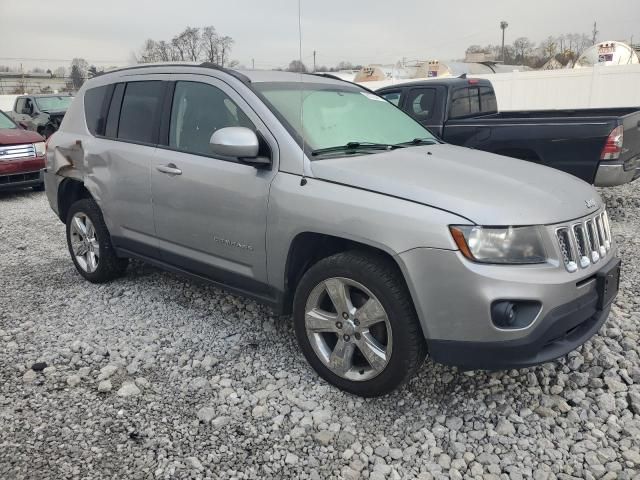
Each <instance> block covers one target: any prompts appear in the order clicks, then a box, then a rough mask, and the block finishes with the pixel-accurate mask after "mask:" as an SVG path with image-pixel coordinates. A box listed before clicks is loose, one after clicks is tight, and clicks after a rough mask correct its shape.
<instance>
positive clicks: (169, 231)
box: [151, 75, 278, 296]
mask: <svg viewBox="0 0 640 480" xmlns="http://www.w3.org/2000/svg"><path fill="white" fill-rule="evenodd" d="M174 79H175V80H176V81H175V83H174V84H173V86H172V88H173V94H172V101H171V105H170V106H169V107H168V108H167V110H166V111H165V117H164V120H165V122H168V123H167V125H166V128H164V129H163V138H162V140H161V143H162V146H161V148H159V149H158V152H157V156H156V158H155V161H154V165H153V168H152V170H151V179H152V193H153V204H154V216H155V224H156V231H157V236H158V242H159V247H160V249H161V253H162V257H163V259H164V260H165V261H166V262H167V263H170V264H172V265H175V266H178V267H180V268H182V269H184V270H186V271H189V272H191V273H195V274H199V275H202V276H205V277H207V278H210V279H213V280H215V281H219V282H220V283H224V284H226V285H228V286H231V287H234V288H236V289H240V290H243V291H247V292H249V293H252V294H254V295H257V296H268V292H267V288H266V286H265V284H266V281H267V277H266V252H265V241H266V219H267V206H268V197H269V188H270V185H271V181H272V179H273V177H274V176H275V173H276V172H277V165H278V162H277V152H278V151H277V144H276V142H275V139H274V138H273V137H272V136H271V134H270V132H269V131H268V130H267V128H266V126H265V125H264V124H263V123H262V122H261V120H260V119H259V118H258V116H257V115H256V114H255V112H254V111H253V110H252V109H251V108H250V107H249V105H248V104H247V103H246V102H245V101H244V100H243V99H242V97H241V96H240V95H239V94H238V93H237V92H236V91H235V90H234V89H233V88H231V87H230V86H229V85H227V84H226V83H225V82H223V81H222V80H219V79H217V78H213V77H210V76H199V75H180V76H175V77H174ZM235 126H241V127H247V128H250V129H252V130H254V131H256V132H258V135H259V137H261V138H262V145H261V150H262V151H261V155H263V154H264V155H268V156H270V157H271V158H272V161H273V165H272V167H271V168H267V169H257V168H255V167H254V166H251V165H248V164H244V163H242V162H239V161H237V160H235V159H230V158H224V157H221V156H215V155H213V154H212V153H211V150H210V147H209V140H210V138H211V135H212V134H213V133H214V132H215V131H216V130H218V129H221V128H225V127H235ZM168 168H169V169H171V170H169V171H167V169H168ZM172 172H173V173H172Z"/></svg>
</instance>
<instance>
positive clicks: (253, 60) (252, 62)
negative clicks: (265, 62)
mask: <svg viewBox="0 0 640 480" xmlns="http://www.w3.org/2000/svg"><path fill="white" fill-rule="evenodd" d="M255 69H256V59H255V58H252V59H251V70H255Z"/></svg>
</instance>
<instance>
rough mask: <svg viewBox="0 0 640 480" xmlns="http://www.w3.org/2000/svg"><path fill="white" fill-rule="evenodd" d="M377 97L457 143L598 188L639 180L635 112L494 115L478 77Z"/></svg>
mask: <svg viewBox="0 0 640 480" xmlns="http://www.w3.org/2000/svg"><path fill="white" fill-rule="evenodd" d="M376 93H378V94H379V95H381V96H382V97H384V98H386V99H387V100H388V101H390V102H391V103H393V104H395V105H396V106H398V107H399V108H401V109H402V110H404V111H405V112H407V113H408V114H409V115H411V116H412V117H414V118H415V119H416V120H417V121H419V122H420V123H421V124H422V125H424V126H425V127H427V128H428V129H429V130H430V131H432V132H433V133H434V134H436V135H438V136H439V137H440V138H442V139H443V140H444V141H445V142H448V143H452V144H454V145H462V146H464V147H470V148H477V149H478V150H485V151H488V152H493V153H498V154H501V155H506V156H509V157H515V158H520V159H523V160H529V161H532V162H537V163H541V164H543V165H547V166H549V167H554V168H557V169H559V170H563V171H565V172H568V173H571V174H573V175H575V176H577V177H579V178H581V179H583V180H585V181H587V182H589V183H592V184H595V185H596V186H601V187H608V186H614V185H622V184H624V183H628V182H631V181H632V180H635V179H636V178H638V177H640V108H607V109H596V108H592V109H580V110H535V111H526V112H525V111H509V112H498V105H497V101H496V95H495V92H494V90H493V86H492V85H491V82H490V81H489V80H484V79H476V78H470V79H467V78H449V79H438V80H435V79H434V80H425V81H420V82H411V83H404V84H400V85H393V86H389V87H384V88H381V89H380V90H378V91H377V92H376Z"/></svg>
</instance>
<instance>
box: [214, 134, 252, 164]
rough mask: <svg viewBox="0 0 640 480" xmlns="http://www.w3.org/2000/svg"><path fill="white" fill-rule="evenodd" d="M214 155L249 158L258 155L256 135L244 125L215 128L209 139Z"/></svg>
mask: <svg viewBox="0 0 640 480" xmlns="http://www.w3.org/2000/svg"><path fill="white" fill-rule="evenodd" d="M209 145H210V146H211V151H212V152H213V154H214V155H222V156H226V157H235V158H239V159H251V158H256V157H257V156H258V151H259V150H260V145H259V142H258V136H257V135H256V134H255V132H254V131H253V130H250V129H248V128H246V127H225V128H221V129H220V130H216V131H215V132H214V133H213V135H211V140H210V141H209Z"/></svg>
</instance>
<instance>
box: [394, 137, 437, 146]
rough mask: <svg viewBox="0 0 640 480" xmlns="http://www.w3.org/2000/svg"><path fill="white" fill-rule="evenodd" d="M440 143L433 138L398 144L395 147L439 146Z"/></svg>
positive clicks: (415, 139)
mask: <svg viewBox="0 0 640 480" xmlns="http://www.w3.org/2000/svg"><path fill="white" fill-rule="evenodd" d="M438 143H439V142H438V141H436V140H434V139H433V138H414V139H413V140H409V141H408V142H402V143H396V144H395V145H394V147H404V146H407V145H437V144H438Z"/></svg>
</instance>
